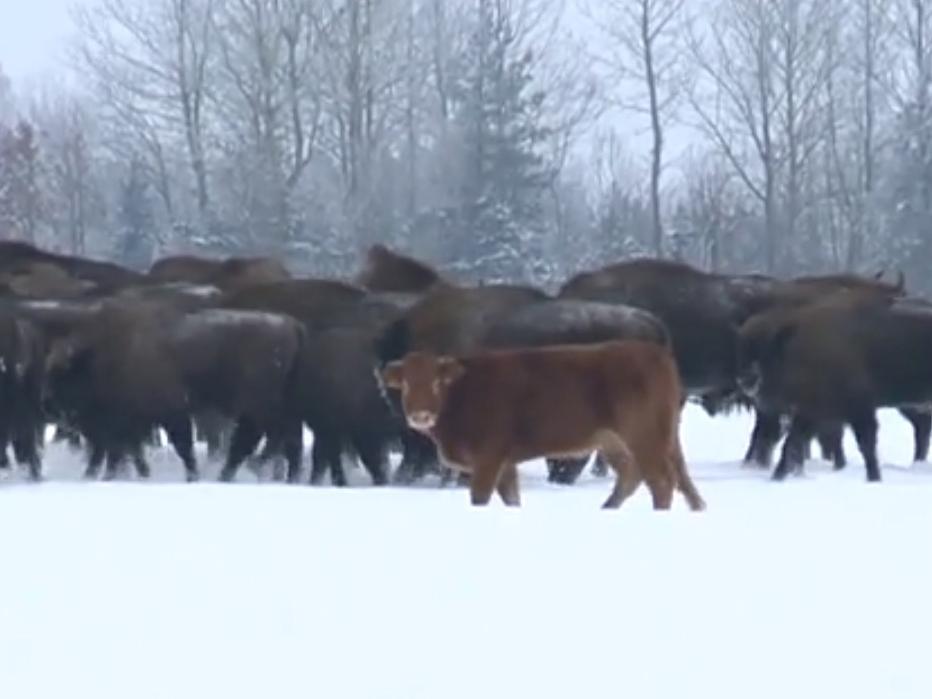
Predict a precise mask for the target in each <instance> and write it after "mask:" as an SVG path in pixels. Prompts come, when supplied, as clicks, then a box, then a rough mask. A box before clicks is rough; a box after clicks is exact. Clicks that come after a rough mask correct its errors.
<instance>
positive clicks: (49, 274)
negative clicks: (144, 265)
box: [0, 241, 145, 297]
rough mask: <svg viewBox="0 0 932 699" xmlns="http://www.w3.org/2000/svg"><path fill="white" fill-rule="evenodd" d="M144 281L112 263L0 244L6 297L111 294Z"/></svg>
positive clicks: (1, 277)
mask: <svg viewBox="0 0 932 699" xmlns="http://www.w3.org/2000/svg"><path fill="white" fill-rule="evenodd" d="M144 279H145V277H144V275H142V274H140V273H138V272H134V271H132V270H129V269H126V268H125V267H121V266H120V265H117V264H114V263H112V262H104V261H101V260H92V259H89V258H84V257H79V256H76V255H63V254H59V253H53V252H49V251H46V250H41V249H39V248H37V247H34V246H32V245H29V244H27V243H20V242H15V241H0V290H4V291H6V293H7V294H13V295H19V296H29V297H40V296H44V295H51V296H59V295H62V296H64V295H68V296H74V295H78V294H80V293H84V292H87V291H90V290H99V291H104V292H110V291H113V290H116V289H120V288H122V287H124V286H128V285H132V284H139V283H141V282H142V281H144Z"/></svg>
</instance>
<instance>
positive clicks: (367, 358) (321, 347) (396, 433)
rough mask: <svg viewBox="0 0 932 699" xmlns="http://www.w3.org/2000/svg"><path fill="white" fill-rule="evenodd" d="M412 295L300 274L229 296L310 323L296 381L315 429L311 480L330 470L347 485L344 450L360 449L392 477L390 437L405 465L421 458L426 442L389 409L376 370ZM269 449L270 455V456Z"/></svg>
mask: <svg viewBox="0 0 932 699" xmlns="http://www.w3.org/2000/svg"><path fill="white" fill-rule="evenodd" d="M412 302H413V299H411V298H410V297H409V296H408V295H406V294H401V293H384V294H370V293H367V292H365V291H362V290H361V289H359V288H358V287H355V286H350V285H345V284H341V283H339V282H332V281H326V280H296V281H293V282H287V283H281V284H277V285H266V286H257V287H252V288H250V289H244V290H242V291H240V292H239V293H237V294H234V295H230V296H228V297H227V298H226V299H225V300H224V303H225V304H227V305H229V306H231V307H236V308H251V309H264V310H270V311H274V312H276V313H283V314H287V315H290V316H291V317H293V318H295V319H297V320H298V321H300V322H301V323H303V324H304V327H305V329H306V331H307V343H306V349H305V351H304V353H303V355H302V365H303V368H302V371H301V373H300V377H301V383H300V385H299V386H298V387H297V392H298V395H299V405H300V409H301V415H302V417H303V419H304V422H305V424H306V425H307V426H308V427H309V428H310V429H311V430H312V431H313V432H314V446H313V457H312V463H313V466H312V469H311V477H310V480H311V483H314V484H316V483H320V482H321V481H322V479H323V477H324V476H325V474H326V473H327V472H328V471H329V473H330V477H331V481H332V482H333V483H334V484H336V485H345V484H346V474H345V472H344V469H343V465H342V458H341V456H342V455H343V454H344V453H355V454H356V455H358V456H359V458H360V460H361V461H362V463H363V466H364V467H365V468H366V470H367V471H368V472H369V474H370V476H371V477H372V481H373V483H375V484H377V485H382V484H384V483H386V482H387V480H388V464H387V460H386V456H387V452H386V450H387V448H388V445H389V444H394V443H398V442H400V443H401V444H402V445H403V449H404V458H403V462H402V464H403V465H402V470H406V469H409V468H414V467H412V466H409V464H410V463H411V462H412V460H415V462H419V461H421V460H423V455H422V452H423V445H420V446H421V448H420V449H419V448H418V446H419V444H418V443H419V440H418V439H417V438H415V437H413V436H412V435H409V434H405V433H406V432H408V430H407V428H406V426H405V424H404V422H403V421H402V420H401V419H400V417H399V416H398V415H397V414H396V413H394V412H393V411H392V410H391V406H390V405H389V404H387V403H386V401H385V400H384V399H383V396H382V394H381V391H380V387H379V385H378V382H377V380H376V376H375V374H374V368H375V366H376V364H377V361H378V360H377V357H376V354H375V347H376V339H377V338H378V337H379V336H380V334H381V333H382V332H383V330H384V328H386V327H387V326H388V325H390V324H391V323H392V322H393V321H394V320H396V319H397V318H398V317H400V316H401V315H402V314H403V313H404V311H405V310H406V309H407V308H408V307H409V306H410V305H411V303H412ZM270 455H271V453H270V452H269V451H267V452H266V454H265V456H270Z"/></svg>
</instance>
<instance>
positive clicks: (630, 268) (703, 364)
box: [560, 259, 905, 465]
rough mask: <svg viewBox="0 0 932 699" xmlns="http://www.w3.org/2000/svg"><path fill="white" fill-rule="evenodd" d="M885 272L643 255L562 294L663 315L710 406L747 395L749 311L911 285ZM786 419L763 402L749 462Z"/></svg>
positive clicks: (768, 447)
mask: <svg viewBox="0 0 932 699" xmlns="http://www.w3.org/2000/svg"><path fill="white" fill-rule="evenodd" d="M880 277H881V275H877V276H876V277H874V278H867V277H861V276H858V275H853V274H836V275H823V276H809V277H798V278H796V279H791V280H779V279H774V278H771V277H767V276H764V275H758V274H745V275H725V274H713V273H708V272H704V271H701V270H698V269H695V268H693V267H690V266H688V265H685V264H682V263H679V262H672V261H667V260H655V259H638V260H630V261H627V262H621V263H617V264H613V265H609V266H607V267H604V268H602V269H600V270H596V271H594V272H584V273H582V274H579V275H576V276H575V277H573V278H572V279H570V280H569V281H568V282H567V283H566V284H564V286H563V287H562V288H561V290H560V296H561V297H571V298H591V299H596V300H603V301H608V302H615V303H625V304H628V305H632V306H636V307H639V308H644V309H647V310H649V311H651V312H652V313H654V314H655V315H657V316H658V317H660V318H661V319H662V320H663V321H664V323H665V324H666V325H667V327H668V328H669V330H670V334H671V337H672V341H673V349H674V353H675V355H676V358H677V365H678V367H679V369H680V373H681V376H682V379H683V384H684V386H685V388H686V391H687V393H688V394H690V395H691V396H694V397H696V398H699V399H700V400H702V401H703V403H704V405H705V407H706V408H707V410H708V409H710V408H711V406H713V405H716V403H718V404H719V405H718V408H720V403H721V399H722V397H723V396H731V399H732V400H740V396H739V394H740V391H739V390H738V387H737V384H736V372H737V345H738V330H739V328H740V326H741V325H742V324H743V323H744V322H745V321H747V319H748V318H750V317H751V316H752V315H754V314H757V313H761V312H764V311H768V310H773V309H778V308H783V309H793V308H798V307H800V306H803V305H806V304H808V303H811V302H813V301H816V300H818V299H820V298H822V297H824V296H826V295H828V294H831V293H833V292H835V291H838V290H842V289H857V290H860V291H862V292H864V293H870V294H877V295H878V296H880V297H898V296H902V295H903V294H904V293H905V290H904V281H903V278H902V275H900V277H899V279H898V280H897V282H896V283H895V284H891V283H888V282H885V281H883V279H882V278H880ZM710 397H711V398H710ZM781 424H782V423H781V415H780V414H779V413H773V412H767V411H764V410H760V409H758V410H757V415H756V422H755V427H754V431H753V433H752V435H751V443H750V445H749V447H748V450H747V453H746V455H745V461H746V462H748V463H751V462H754V463H759V464H761V465H767V464H769V459H770V454H771V452H772V450H773V445H774V444H775V443H776V441H778V440H779V438H780V435H781ZM821 429H822V434H821V435H820V438H821V441H822V442H823V443H824V444H825V446H826V450H827V451H828V452H829V453H830V454H831V455H832V456H833V458H836V459H841V460H843V452H842V451H841V431H840V429H839V427H838V426H837V425H831V424H825V425H822V426H821Z"/></svg>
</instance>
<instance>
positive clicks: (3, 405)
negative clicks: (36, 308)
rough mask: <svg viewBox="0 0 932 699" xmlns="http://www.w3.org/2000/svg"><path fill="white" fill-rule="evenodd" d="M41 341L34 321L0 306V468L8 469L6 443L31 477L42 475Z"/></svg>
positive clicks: (42, 353) (42, 349)
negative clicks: (10, 445)
mask: <svg viewBox="0 0 932 699" xmlns="http://www.w3.org/2000/svg"><path fill="white" fill-rule="evenodd" d="M44 358H45V343H44V341H43V337H42V335H41V332H40V331H39V329H38V328H37V327H36V325H35V324H34V323H32V322H31V321H29V320H28V319H26V318H23V317H20V316H18V315H17V314H15V313H14V312H12V311H11V310H10V309H9V308H3V309H0V469H6V468H9V460H8V457H7V446H8V445H9V444H10V443H11V442H12V446H13V455H14V456H15V458H16V461H17V462H18V463H19V464H21V465H24V466H26V467H27V468H28V470H29V477H30V478H31V479H32V480H36V481H37V480H40V479H41V477H42V459H41V445H42V435H43V432H44V427H45V420H44V416H43V411H42V396H43V385H44V373H43V361H44Z"/></svg>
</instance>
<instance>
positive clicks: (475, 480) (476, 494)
mask: <svg viewBox="0 0 932 699" xmlns="http://www.w3.org/2000/svg"><path fill="white" fill-rule="evenodd" d="M503 468H504V464H503V463H502V461H501V460H499V459H488V460H486V461H483V462H482V463H479V464H476V466H475V467H474V468H473V469H472V474H471V476H470V479H469V499H470V502H472V504H473V505H488V504H489V500H491V499H492V493H493V491H494V490H495V488H496V487H497V486H498V480H499V475H500V474H501V473H502V471H503ZM515 478H516V479H517V476H515ZM507 480H508V479H507V478H506V487H507ZM502 497H503V498H504V496H502Z"/></svg>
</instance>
